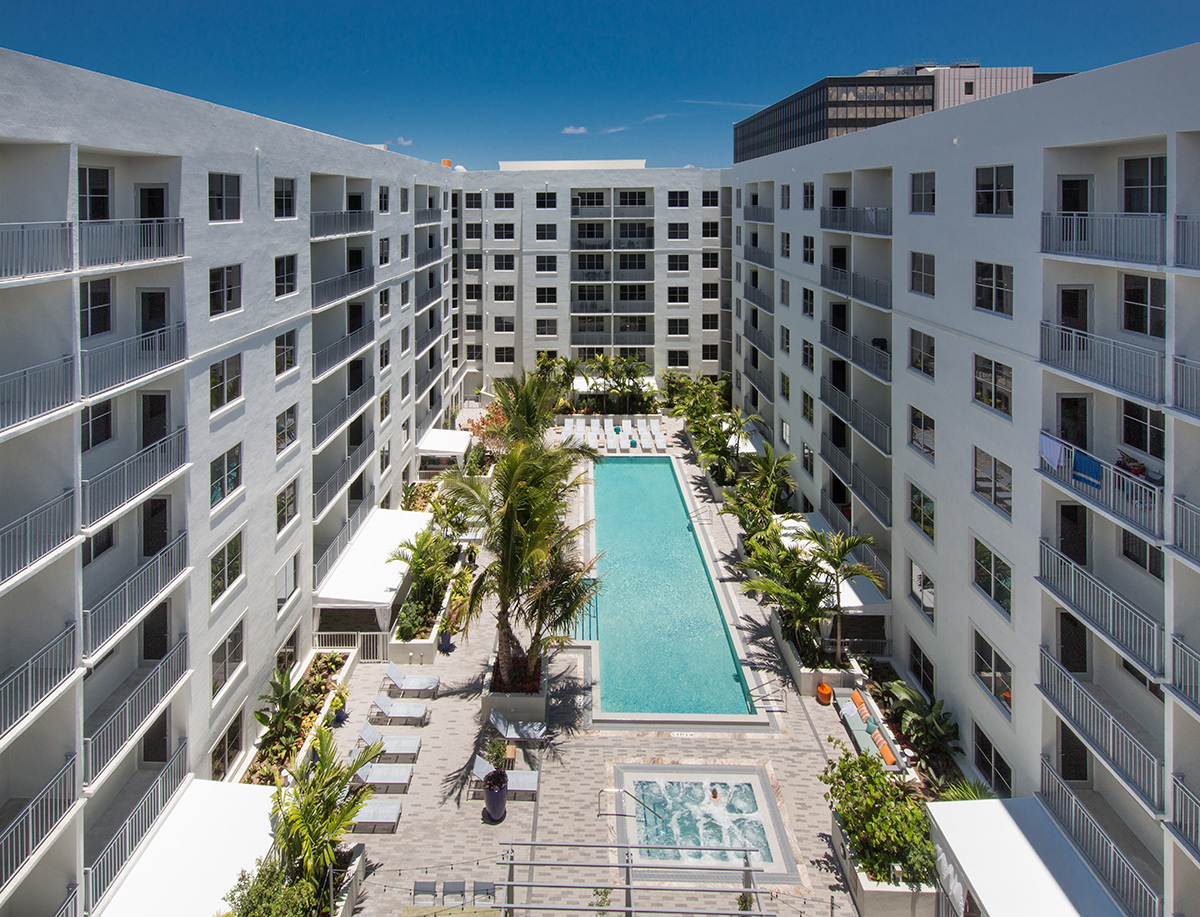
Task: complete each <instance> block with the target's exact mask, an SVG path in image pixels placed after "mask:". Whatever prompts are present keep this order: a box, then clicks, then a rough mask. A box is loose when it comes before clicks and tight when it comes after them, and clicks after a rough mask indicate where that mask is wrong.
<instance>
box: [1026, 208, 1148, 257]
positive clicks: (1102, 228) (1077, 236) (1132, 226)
mask: <svg viewBox="0 0 1200 917" xmlns="http://www.w3.org/2000/svg"><path fill="white" fill-rule="evenodd" d="M1166 243H1167V218H1166V217H1165V216H1164V215H1163V214H1160V213H1043V214H1042V251H1043V252H1044V253H1046V254H1049V255H1073V256H1075V257H1077V258H1101V259H1103V260H1105V261H1132V262H1134V263H1136V264H1166V262H1167V246H1166Z"/></svg>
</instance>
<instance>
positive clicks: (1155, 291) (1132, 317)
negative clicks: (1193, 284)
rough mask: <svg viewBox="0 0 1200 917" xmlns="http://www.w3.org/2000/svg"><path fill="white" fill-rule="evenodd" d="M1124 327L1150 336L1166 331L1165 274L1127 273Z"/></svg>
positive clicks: (1163, 335) (1157, 336)
mask: <svg viewBox="0 0 1200 917" xmlns="http://www.w3.org/2000/svg"><path fill="white" fill-rule="evenodd" d="M1122 279H1123V281H1124V298H1123V310H1122V317H1123V321H1122V326H1123V327H1124V328H1125V330H1126V331H1133V332H1134V333H1136V334H1146V335H1149V336H1150V337H1156V338H1161V337H1166V334H1167V282H1166V280H1164V279H1163V278H1162V277H1142V276H1140V275H1138V274H1124V275H1123V277H1122Z"/></svg>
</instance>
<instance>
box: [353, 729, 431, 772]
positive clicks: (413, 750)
mask: <svg viewBox="0 0 1200 917" xmlns="http://www.w3.org/2000/svg"><path fill="white" fill-rule="evenodd" d="M376 742H379V743H381V744H382V745H383V751H381V752H380V753H379V755H378V756H377V757H376V758H375V760H376V761H378V762H379V763H380V764H406V763H412V762H413V761H416V760H417V755H418V754H420V753H421V737H420V736H385V735H384V734H383V733H382V732H380V731H379V730H378V729H376V728H375V727H374V726H372V725H371V724H370V723H366V724H365V725H364V726H363V728H362V732H360V733H359V734H358V746H357V747H359V748H365V747H366V746H368V745H374V744H375V743H376Z"/></svg>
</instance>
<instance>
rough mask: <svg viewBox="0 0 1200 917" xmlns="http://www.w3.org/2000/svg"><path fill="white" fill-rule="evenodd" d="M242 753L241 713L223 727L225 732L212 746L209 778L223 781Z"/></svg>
mask: <svg viewBox="0 0 1200 917" xmlns="http://www.w3.org/2000/svg"><path fill="white" fill-rule="evenodd" d="M241 753H242V711H241V710H239V711H238V712H237V716H235V717H234V718H233V721H232V722H231V723H230V724H229V725H228V726H227V727H225V732H224V733H223V734H222V735H221V738H219V739H218V740H217V744H216V745H214V746H213V750H212V754H211V755H210V756H209V761H210V762H211V763H210V766H209V776H210V777H211V778H212V779H213V780H224V779H225V775H226V774H228V773H229V771H230V770H231V769H232V767H233V762H234V761H236V760H237V757H238V755H240V754H241Z"/></svg>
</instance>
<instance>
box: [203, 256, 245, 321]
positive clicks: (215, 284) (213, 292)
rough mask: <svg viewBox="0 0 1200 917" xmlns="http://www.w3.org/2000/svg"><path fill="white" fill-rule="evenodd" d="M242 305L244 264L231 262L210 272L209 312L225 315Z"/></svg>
mask: <svg viewBox="0 0 1200 917" xmlns="http://www.w3.org/2000/svg"><path fill="white" fill-rule="evenodd" d="M241 307H242V266H241V265H240V264H229V265H226V266H225V267H214V268H212V269H211V270H210V271H209V272H208V314H209V315H224V314H225V313H226V312H236V311H237V310H238V309H240V308H241Z"/></svg>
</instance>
